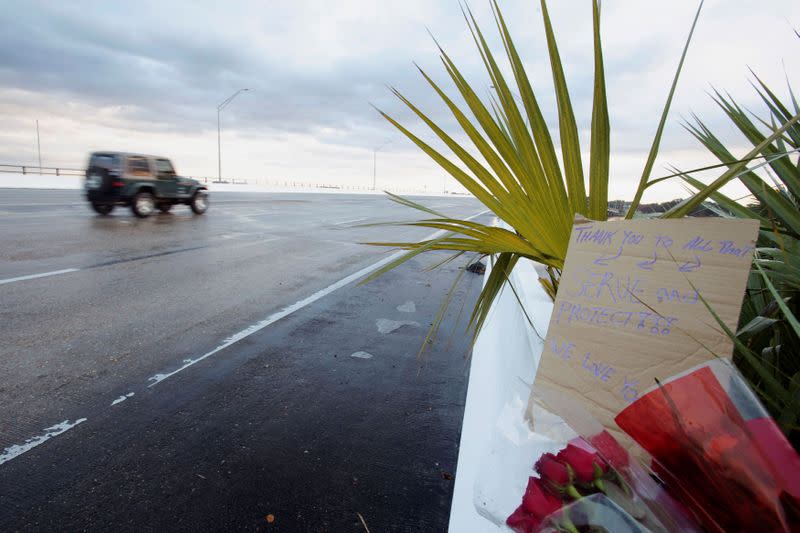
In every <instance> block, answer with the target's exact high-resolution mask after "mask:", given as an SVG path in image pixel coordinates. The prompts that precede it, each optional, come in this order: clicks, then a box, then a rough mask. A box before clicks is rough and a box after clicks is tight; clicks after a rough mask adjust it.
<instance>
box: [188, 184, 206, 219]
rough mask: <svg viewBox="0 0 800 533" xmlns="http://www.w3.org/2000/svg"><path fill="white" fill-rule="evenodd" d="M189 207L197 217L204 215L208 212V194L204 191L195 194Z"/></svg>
mask: <svg viewBox="0 0 800 533" xmlns="http://www.w3.org/2000/svg"><path fill="white" fill-rule="evenodd" d="M189 207H191V208H192V212H193V213H194V214H195V215H202V214H203V213H205V212H206V210H208V193H207V192H206V191H202V190H201V191H197V192H196V193H194V196H192V200H191V202H190V203H189Z"/></svg>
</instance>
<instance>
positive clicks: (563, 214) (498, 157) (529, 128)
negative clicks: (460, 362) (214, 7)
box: [364, 0, 702, 331]
mask: <svg viewBox="0 0 800 533" xmlns="http://www.w3.org/2000/svg"><path fill="white" fill-rule="evenodd" d="M491 6H492V11H493V14H494V20H495V23H496V26H497V30H498V32H499V35H500V38H501V41H502V43H503V49H504V53H505V60H506V62H507V65H508V67H510V72H511V74H512V77H513V79H507V78H506V76H505V75H504V74H503V69H502V68H501V65H500V64H499V63H498V61H497V59H496V57H495V55H494V54H493V53H492V51H491V49H490V47H489V46H488V44H487V42H486V40H485V38H484V34H483V32H482V31H481V29H480V27H479V26H478V24H477V22H476V21H475V18H474V16H473V15H472V13H471V11H470V10H469V9H466V11H464V17H465V19H466V23H467V25H468V27H469V30H470V32H471V34H472V37H473V39H474V41H475V45H476V48H477V50H478V53H479V54H480V57H481V59H482V61H483V64H484V66H485V68H486V71H487V73H488V76H489V82H490V85H491V86H492V87H493V88H494V89H495V95H494V96H492V97H491V98H490V100H489V101H488V102H485V101H484V100H482V99H481V98H480V97H479V96H478V94H479V92H478V91H476V90H474V89H473V88H472V87H471V86H470V85H469V83H467V81H466V80H465V78H464V76H463V75H462V73H461V71H460V70H459V69H458V67H457V66H456V64H455V62H454V61H453V60H452V59H451V58H450V56H448V54H447V53H446V52H445V51H444V50H443V49H442V48H441V46H439V45H438V43H437V44H436V45H437V47H438V49H439V53H440V58H441V61H442V63H443V65H444V68H445V71H446V72H447V74H448V76H449V77H450V79H451V80H452V82H453V83H454V84H455V86H456V88H457V90H458V94H459V96H460V97H461V99H463V101H464V103H465V104H466V108H467V109H462V108H461V107H459V105H457V104H456V103H455V101H454V100H453V98H451V97H450V96H448V95H447V94H446V93H445V91H444V90H443V89H442V88H441V86H440V85H439V84H438V83H436V82H435V81H434V80H433V79H432V77H431V76H429V75H428V74H427V73H426V72H425V71H424V70H422V69H421V68H419V67H418V68H419V71H420V74H421V75H422V77H423V78H424V80H425V81H426V82H427V83H428V84H429V85H430V87H431V88H432V89H433V90H434V91H435V92H436V94H437V95H438V96H439V97H440V98H441V100H442V102H443V103H444V105H445V106H446V107H447V109H448V110H449V112H450V113H451V114H452V116H453V117H454V118H455V120H456V121H457V122H458V125H459V126H460V128H461V133H463V134H465V135H466V137H467V138H468V139H469V140H470V142H471V144H472V147H471V148H469V147H466V146H462V145H461V144H459V143H458V142H457V141H456V140H455V139H454V137H453V136H452V135H450V134H448V133H447V132H445V131H444V129H443V128H442V127H440V126H439V125H438V124H436V122H434V121H433V120H432V119H431V118H429V117H428V115H427V114H425V113H424V112H423V111H422V110H421V109H419V108H418V107H417V106H415V105H414V104H413V103H412V102H411V101H410V100H409V99H407V98H406V97H405V96H404V95H403V94H402V93H401V92H400V91H398V90H397V89H392V92H393V93H394V94H395V95H396V96H397V97H398V98H399V99H400V101H401V102H403V103H404V104H405V105H406V106H407V107H408V108H409V109H410V110H411V111H412V112H413V113H414V114H415V115H416V116H417V117H418V118H419V119H420V120H421V121H422V122H423V123H425V125H427V127H428V128H430V130H431V131H432V132H433V133H434V134H435V136H436V137H437V138H438V139H439V140H440V141H441V142H442V143H443V145H444V146H445V147H446V148H448V149H449V150H450V151H451V152H452V153H453V154H454V155H455V158H456V159H455V160H453V159H450V158H448V157H446V156H445V155H444V154H443V153H442V152H441V151H439V150H437V149H436V148H434V147H433V146H431V145H430V144H428V143H426V142H425V141H423V140H422V139H421V138H420V137H418V136H417V135H415V134H414V133H412V132H411V131H410V130H409V129H408V128H406V127H405V126H403V125H402V124H401V123H400V122H399V121H398V120H396V119H395V118H393V117H391V116H389V115H388V114H387V113H385V112H383V111H380V110H379V112H380V113H381V115H382V116H383V117H385V118H386V119H387V120H388V121H389V122H390V123H391V124H392V125H394V126H395V127H396V128H397V129H398V130H400V132H402V133H403V134H404V135H405V136H406V137H407V138H408V139H410V140H411V141H412V142H413V143H414V144H416V145H417V146H418V147H419V148H420V149H421V150H422V151H423V152H425V153H426V154H427V155H428V156H430V157H431V158H432V159H433V160H434V161H435V162H436V163H437V164H438V165H439V166H441V167H442V168H443V169H444V170H445V171H446V172H447V173H449V174H450V176H452V177H453V178H454V179H456V181H458V182H459V183H460V184H461V185H462V186H464V188H466V189H467V190H468V191H469V192H470V193H471V194H472V195H474V196H475V197H476V198H477V199H478V200H480V201H481V202H482V203H483V204H484V205H485V206H486V208H487V209H488V210H490V211H491V212H492V213H494V214H495V215H496V216H497V217H498V218H499V219H500V220H502V221H503V222H504V223H505V225H506V227H495V226H489V225H486V224H481V223H478V222H473V221H470V220H460V219H455V218H451V217H448V216H446V215H444V214H442V213H439V212H436V211H434V210H431V209H428V208H427V207H425V206H423V205H420V204H418V203H415V202H412V201H410V200H406V199H401V198H398V197H395V196H392V199H394V200H396V201H399V202H401V203H403V204H404V205H407V206H409V207H413V208H416V209H419V210H420V211H422V212H425V213H426V214H427V215H428V217H427V218H424V219H422V220H418V221H415V222H410V223H405V225H412V226H421V227H427V228H435V229H437V230H444V232H445V234H444V235H442V236H440V237H437V238H432V239H428V240H424V241H419V242H379V243H369V244H373V245H378V246H389V247H395V248H400V249H405V250H408V253H406V254H404V255H403V256H402V257H401V258H400V259H398V260H396V261H394V262H392V263H390V264H388V265H386V266H385V267H384V268H383V269H381V270H378V271H377V272H375V273H374V274H373V275H371V276H370V277H369V278H367V279H366V280H364V282H367V281H369V280H371V279H373V278H374V277H377V276H379V275H381V274H382V273H384V272H386V271H387V270H390V269H391V268H394V267H396V266H398V265H399V264H401V263H403V262H404V261H407V260H408V259H411V258H412V257H414V256H416V255H418V254H420V253H423V252H427V251H432V250H450V251H453V252H454V253H455V254H456V255H458V254H461V253H463V252H474V253H476V254H480V255H481V256H486V255H492V256H495V258H496V259H495V264H494V266H493V268H492V271H491V274H490V275H489V277H488V278H487V280H486V283H485V284H484V288H483V290H482V292H481V294H480V296H479V297H478V301H477V303H476V305H475V308H474V310H473V312H472V315H471V318H470V321H469V326H475V331H478V330H480V327H481V326H482V324H483V322H484V320H485V318H486V315H487V313H488V311H489V308H490V306H491V303H492V301H493V300H494V299H495V297H496V296H497V294H498V293H499V292H500V289H501V288H502V286H503V284H504V282H505V281H506V279H507V276H508V273H509V272H510V271H511V269H512V268H513V267H514V265H515V264H516V262H517V261H518V260H519V259H520V258H528V259H531V260H533V261H536V262H538V263H541V264H542V265H545V266H546V267H547V270H548V273H549V276H548V277H547V279H541V280H540V281H541V282H542V284H543V285H544V286H545V288H546V289H547V290H548V291H549V293H550V295H551V296H552V297H554V296H555V292H556V290H557V281H558V278H559V275H560V270H561V268H562V267H563V264H564V258H565V256H566V252H567V245H568V242H569V236H570V232H571V229H572V223H573V219H574V216H575V215H576V214H579V215H582V216H585V217H589V218H592V219H595V220H606V218H607V211H608V179H609V176H608V173H609V166H610V125H609V117H608V105H607V101H606V84H605V71H604V66H603V51H602V45H601V39H600V2H599V0H592V20H593V57H594V86H593V106H592V119H591V137H590V146H589V162H588V165H587V166H588V170H589V176H588V194H587V189H586V184H585V181H586V180H585V176H584V169H583V161H582V155H581V146H580V142H579V137H578V127H577V122H576V119H575V113H574V111H573V107H572V103H571V100H570V96H569V91H568V88H567V83H566V78H565V76H564V70H563V67H562V63H561V58H560V55H559V51H558V46H557V43H556V39H555V35H554V30H553V27H552V24H551V21H550V16H549V13H548V10H547V5H546V2H545V0H541V10H542V19H543V23H544V31H545V38H546V41H547V50H548V55H549V59H550V67H551V73H552V78H553V85H554V89H555V96H556V106H557V116H558V133H559V137H558V142H556V141H555V140H554V139H553V138H552V136H551V134H550V130H549V129H548V124H547V123H546V121H545V118H544V115H543V113H542V110H541V108H540V106H539V100H538V99H537V97H536V93H535V92H534V89H533V86H532V84H531V81H530V78H529V76H528V74H527V73H526V71H525V68H524V67H523V63H522V60H521V59H520V56H519V54H518V52H517V48H516V46H515V45H514V42H513V40H512V38H511V35H510V33H509V30H508V27H507V25H506V22H505V20H504V18H503V15H502V13H501V11H500V9H499V7H498V5H497V2H496V0H492V2H491ZM701 8H702V1H701V2H700V5H699V6H698V10H697V14H696V15H695V18H694V21H693V23H692V26H691V30H690V32H689V35H688V38H687V40H686V44H685V46H684V49H683V53H682V55H681V59H680V62H679V64H678V68H677V70H676V73H675V76H674V78H673V81H672V85H671V88H670V90H669V93H668V96H667V100H666V103H665V105H664V108H663V111H662V113H661V118H660V121H659V124H658V127H657V129H656V133H655V136H654V139H653V142H652V144H651V147H650V152H649V155H648V159H647V162H646V164H645V167H644V170H643V172H642V176H641V180H640V186H639V190H637V192H636V199H637V200H636V201H637V202H638V199H639V198H641V192H642V191H643V190H644V188H645V187H646V186H648V181H649V178H650V173H651V170H652V167H653V163H654V161H655V158H656V155H657V153H658V148H659V144H660V141H661V136H662V132H663V129H664V124H665V122H666V118H667V114H668V112H669V108H670V104H671V101H672V97H673V94H674V91H675V87H676V85H677V81H678V77H679V74H680V71H681V67H682V65H683V61H684V58H685V56H686V51H687V49H688V46H689V42H690V40H691V36H692V33H693V32H694V28H695V25H696V24H697V19H698V17H699V14H700V9H701ZM515 92H516V93H518V96H519V99H520V101H521V103H522V107H521V108H520V106H518V105H517V101H516V98H515V97H516V96H517V95H516V94H515ZM468 113H469V114H471V116H472V117H473V118H470V117H469V116H468ZM557 146H558V147H559V148H560V160H559V154H558V151H557ZM475 152H477V153H475Z"/></svg>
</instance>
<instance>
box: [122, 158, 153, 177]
mask: <svg viewBox="0 0 800 533" xmlns="http://www.w3.org/2000/svg"><path fill="white" fill-rule="evenodd" d="M128 174H131V175H133V176H150V175H151V172H150V163H149V162H148V161H147V158H145V157H137V156H132V157H128Z"/></svg>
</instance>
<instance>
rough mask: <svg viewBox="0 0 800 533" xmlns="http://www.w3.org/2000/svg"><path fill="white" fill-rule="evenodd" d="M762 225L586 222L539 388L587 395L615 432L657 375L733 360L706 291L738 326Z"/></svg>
mask: <svg viewBox="0 0 800 533" xmlns="http://www.w3.org/2000/svg"><path fill="white" fill-rule="evenodd" d="M757 232H758V222H757V221H755V220H729V219H727V220H726V219H719V218H688V219H679V220H621V221H611V222H590V221H585V220H576V222H575V225H574V226H573V228H572V234H571V237H570V243H569V249H568V252H567V258H566V262H565V264H564V269H563V272H562V277H561V282H560V286H559V289H558V295H557V297H556V301H555V305H554V307H553V315H552V317H551V319H550V326H549V329H548V331H547V338H546V340H545V346H544V349H543V351H542V357H541V361H540V363H539V369H538V372H537V374H536V380H535V382H534V387H533V394H534V395H535V394H536V392H537V389H544V390H555V391H557V392H559V393H566V394H569V396H571V397H572V398H578V399H582V401H583V403H584V404H585V406H586V407H587V409H588V410H589V412H590V413H591V414H592V415H594V417H595V418H596V419H597V420H598V421H599V422H600V423H602V424H603V426H605V427H606V428H608V429H610V430H612V431H613V430H615V429H616V425H615V424H614V416H616V415H617V414H618V413H619V412H620V411H621V410H622V409H624V408H625V407H627V406H628V405H629V404H630V403H632V402H633V401H635V400H636V399H637V398H638V397H639V395H640V394H643V393H644V391H645V390H647V389H650V388H651V387H652V386H653V385H655V379H656V378H659V379H662V380H663V379H666V378H669V377H670V376H672V375H674V374H678V373H680V372H682V371H685V370H687V369H689V368H691V367H694V366H696V365H698V364H701V363H703V362H705V361H707V360H709V359H711V358H713V357H715V356H719V357H728V358H729V357H730V356H731V352H732V348H733V345H732V342H731V340H730V339H729V338H728V337H727V335H725V333H724V332H723V331H722V329H721V328H720V327H719V325H718V324H717V322H716V321H715V320H714V317H713V316H711V314H710V313H709V312H708V310H707V309H706V307H705V306H704V305H703V303H702V301H701V300H700V297H699V295H698V292H699V294H700V295H702V297H703V298H704V299H705V300H706V301H707V302H708V303H709V305H710V306H711V308H712V309H714V311H715V312H716V313H717V314H718V315H719V316H720V318H721V319H722V320H723V321H724V323H725V324H726V325H727V326H728V327H729V328H730V329H732V330H735V329H736V325H737V321H738V317H739V311H740V308H741V305H742V298H743V296H744V291H745V286H746V282H747V276H748V272H749V270H750V262H751V259H752V255H753V249H754V247H755V240H756V235H757ZM693 287H694V288H693ZM695 289H696V290H695ZM532 399H533V398H532ZM615 433H616V432H615Z"/></svg>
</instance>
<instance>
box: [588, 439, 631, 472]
mask: <svg viewBox="0 0 800 533" xmlns="http://www.w3.org/2000/svg"><path fill="white" fill-rule="evenodd" d="M589 442H590V443H591V445H592V446H594V449H595V450H597V451H598V452H600V455H601V456H602V457H604V458H605V459H606V460H608V462H609V463H611V466H613V467H614V468H616V469H617V470H620V469H622V468H624V467H626V466H628V453H627V452H626V451H625V448H623V447H622V446H621V445H620V444H619V442H617V440H616V439H615V438H614V437H612V436H611V433H609V432H608V431H606V430H603V431H601V432H600V433H598V434H597V435H592V436H591V437H589Z"/></svg>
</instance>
